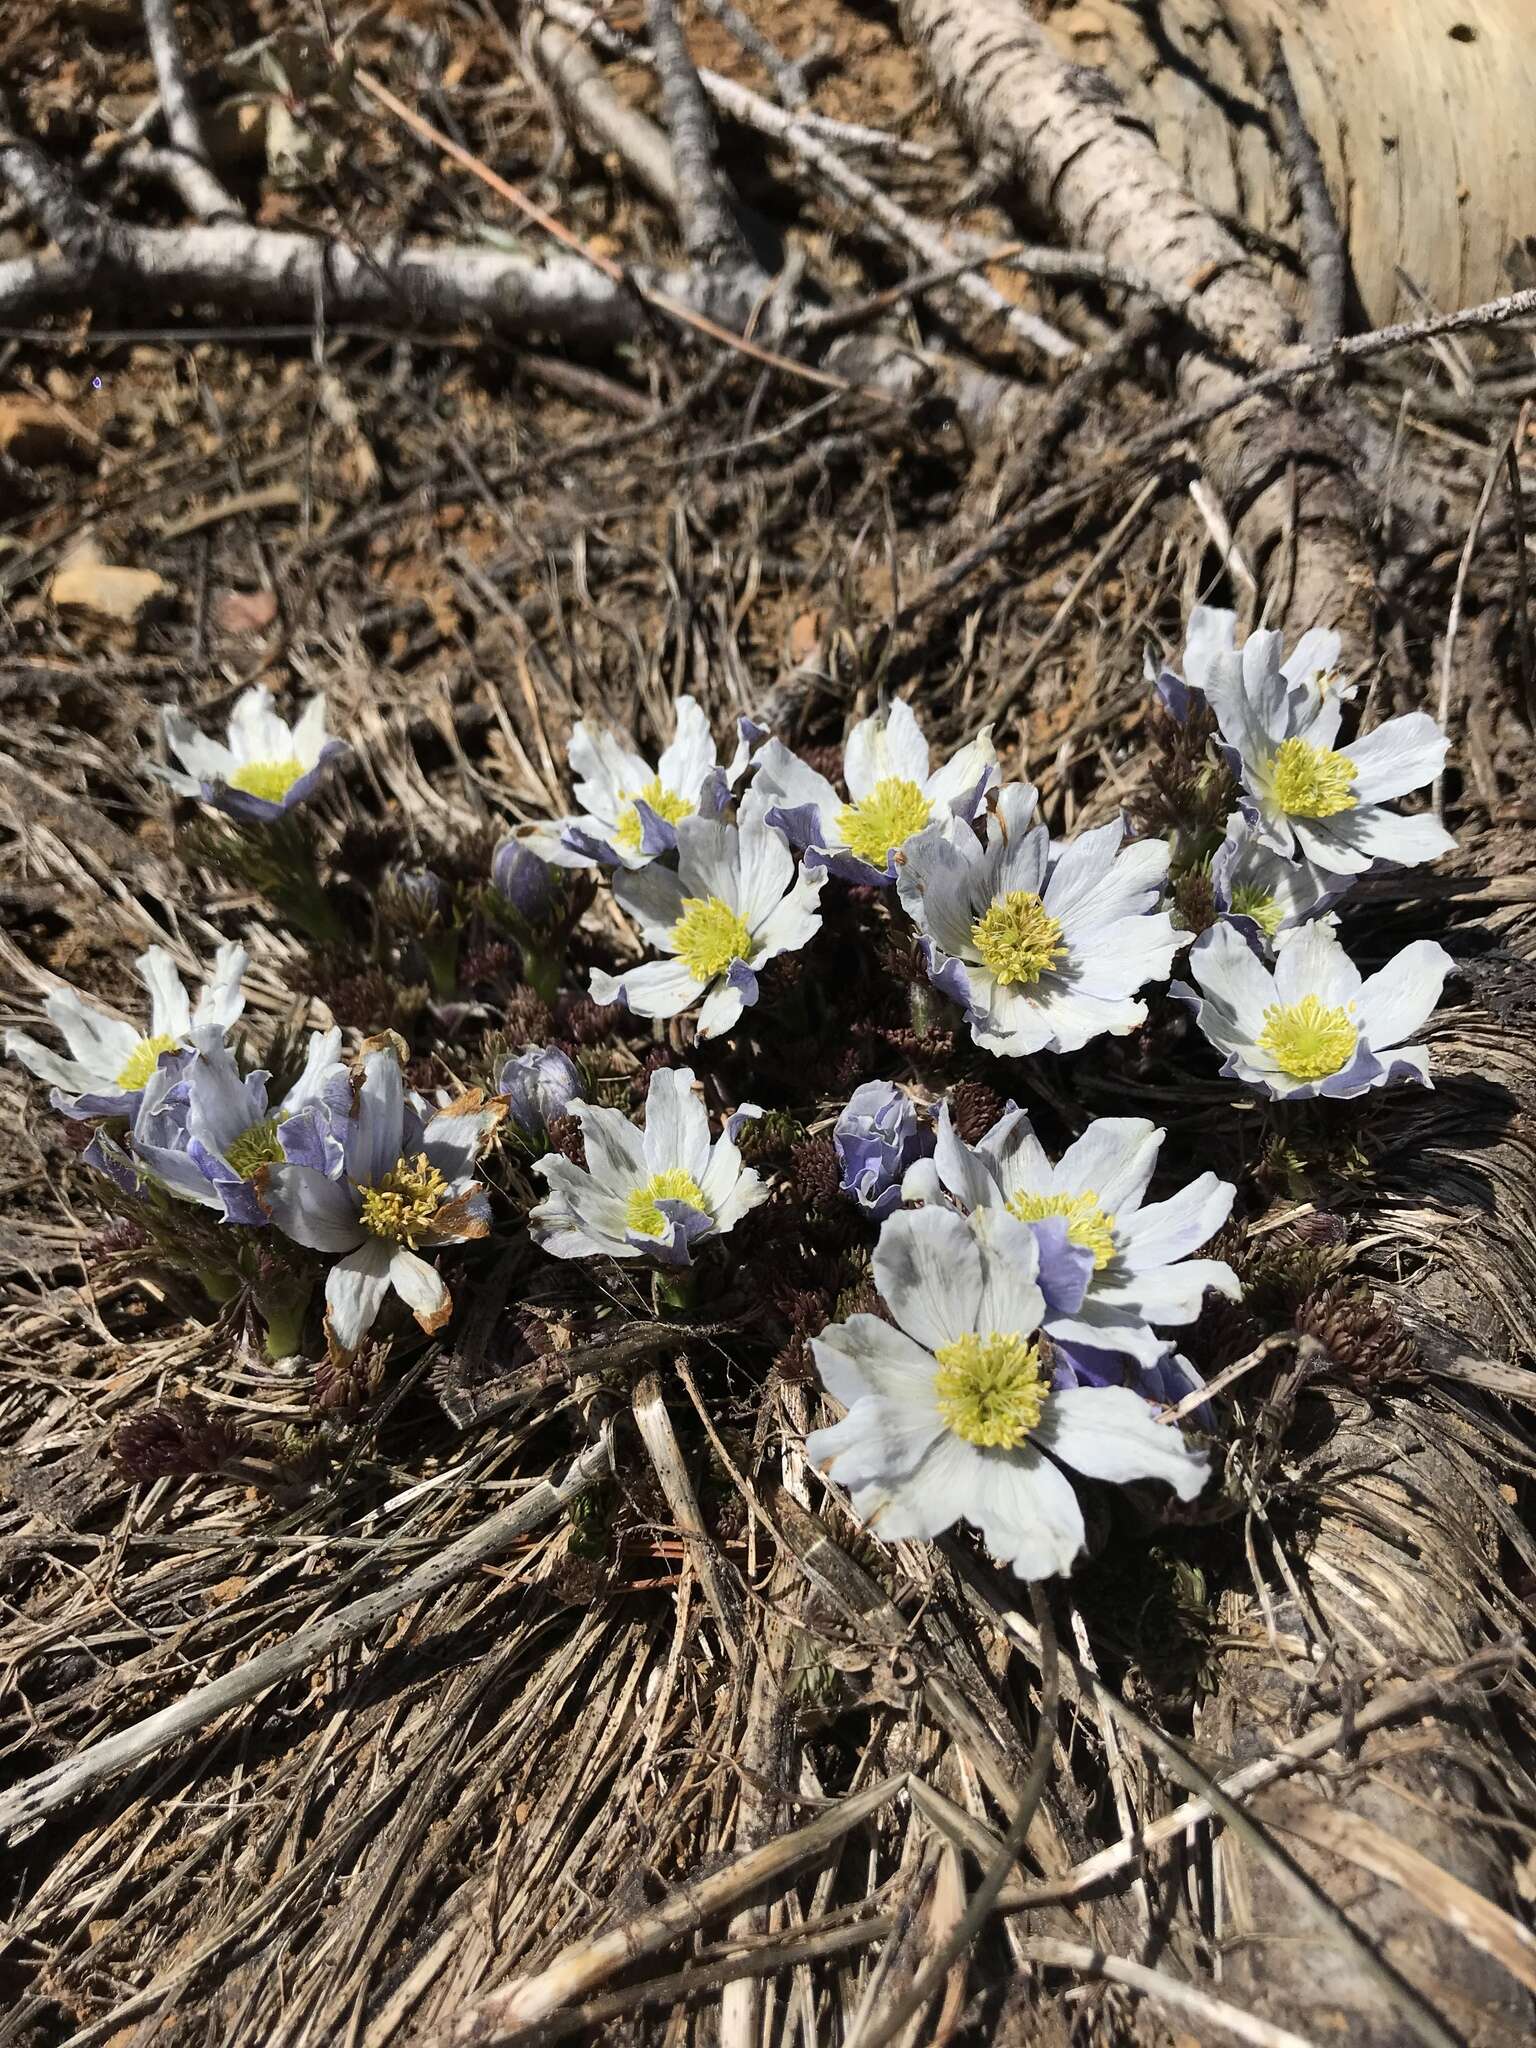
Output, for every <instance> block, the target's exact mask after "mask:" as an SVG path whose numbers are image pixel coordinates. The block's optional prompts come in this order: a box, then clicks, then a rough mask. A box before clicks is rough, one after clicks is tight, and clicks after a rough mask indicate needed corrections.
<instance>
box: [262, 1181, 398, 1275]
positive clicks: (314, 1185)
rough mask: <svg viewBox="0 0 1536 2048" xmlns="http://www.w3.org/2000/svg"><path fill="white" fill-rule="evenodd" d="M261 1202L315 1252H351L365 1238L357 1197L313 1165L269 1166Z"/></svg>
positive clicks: (289, 1234) (286, 1232)
mask: <svg viewBox="0 0 1536 2048" xmlns="http://www.w3.org/2000/svg"><path fill="white" fill-rule="evenodd" d="M391 1164H393V1161H392V1162H391ZM261 1201H262V1206H263V1207H264V1208H265V1209H266V1211H267V1213H268V1214H269V1215H270V1216H271V1218H272V1221H273V1222H274V1223H275V1224H276V1225H277V1227H278V1229H279V1230H280V1231H281V1232H282V1233H283V1235H284V1236H285V1237H291V1238H292V1239H293V1241H294V1243H295V1244H302V1245H307V1246H308V1248H309V1249H310V1250H311V1251H316V1252H349V1251H351V1250H353V1248H354V1247H355V1246H356V1245H358V1244H359V1243H360V1242H361V1241H362V1238H363V1226H362V1224H361V1223H360V1222H359V1221H358V1214H357V1201H356V1198H355V1197H354V1196H353V1195H352V1194H351V1193H350V1191H349V1190H348V1189H347V1188H345V1187H343V1186H342V1185H341V1184H340V1183H339V1182H337V1181H334V1180H329V1179H327V1177H326V1176H325V1175H324V1174H323V1173H321V1172H319V1171H318V1169H317V1168H315V1167H313V1166H288V1165H279V1166H270V1167H268V1169H267V1172H266V1176H265V1181H264V1184H263V1187H262V1193H261Z"/></svg>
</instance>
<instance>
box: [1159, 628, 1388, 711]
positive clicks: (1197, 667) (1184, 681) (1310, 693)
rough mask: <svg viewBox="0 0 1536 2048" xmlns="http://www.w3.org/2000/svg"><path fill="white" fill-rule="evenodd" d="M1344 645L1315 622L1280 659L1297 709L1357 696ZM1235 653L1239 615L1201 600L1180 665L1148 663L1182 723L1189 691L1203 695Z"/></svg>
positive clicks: (1187, 631) (1161, 691)
mask: <svg viewBox="0 0 1536 2048" xmlns="http://www.w3.org/2000/svg"><path fill="white" fill-rule="evenodd" d="M1342 648H1343V642H1342V641H1341V640H1340V638H1339V636H1338V634H1337V633H1335V632H1334V631H1333V629H1332V628H1331V627H1329V626H1313V627H1311V628H1310V629H1309V630H1308V631H1307V632H1305V633H1303V634H1302V636H1301V638H1300V639H1299V640H1298V641H1297V642H1296V645H1295V647H1294V648H1293V649H1292V651H1291V652H1290V654H1288V655H1287V656H1286V658H1285V660H1284V661H1282V662H1281V664H1280V673H1281V674H1282V675H1283V676H1284V678H1285V681H1286V685H1287V687H1288V688H1289V690H1290V691H1291V693H1292V694H1293V696H1295V697H1296V699H1297V703H1298V707H1299V708H1301V709H1304V710H1305V709H1311V710H1316V709H1317V708H1318V707H1319V706H1320V705H1321V704H1322V703H1323V702H1324V701H1325V700H1326V699H1328V698H1330V697H1331V698H1332V699H1334V701H1335V702H1337V703H1341V704H1347V703H1349V701H1350V700H1351V698H1352V697H1353V696H1354V695H1355V692H1356V689H1357V688H1358V685H1357V684H1355V683H1351V682H1346V681H1345V680H1344V678H1343V677H1342V676H1341V675H1340V673H1339V655H1340V653H1341V651H1342ZM1236 653H1237V613H1236V612H1228V611H1222V610H1221V609H1219V607H1217V606H1215V605H1208V604H1197V605H1196V606H1195V608H1194V610H1193V611H1192V612H1191V613H1190V615H1189V625H1188V627H1187V628H1186V629H1185V635H1184V652H1183V654H1182V655H1181V656H1180V658H1179V667H1178V669H1177V670H1172V669H1167V668H1165V669H1162V670H1161V672H1158V671H1157V670H1156V669H1155V668H1154V666H1153V665H1152V663H1151V662H1150V661H1149V662H1148V665H1147V676H1148V680H1149V681H1152V680H1155V681H1156V683H1157V687H1158V693H1159V695H1160V696H1161V697H1162V699H1163V701H1164V703H1165V704H1167V706H1168V708H1169V710H1170V711H1172V713H1173V715H1174V716H1175V718H1177V719H1179V720H1181V721H1182V720H1183V719H1184V718H1186V717H1187V716H1188V715H1189V708H1190V706H1189V698H1190V693H1191V692H1194V693H1196V694H1198V695H1200V696H1203V695H1204V694H1205V692H1206V691H1207V690H1208V689H1209V687H1210V681H1211V676H1212V674H1213V673H1214V672H1215V670H1216V667H1217V665H1218V663H1219V662H1220V661H1221V660H1223V659H1224V658H1225V657H1228V656H1235V655H1236Z"/></svg>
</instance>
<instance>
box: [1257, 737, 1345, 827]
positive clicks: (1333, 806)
mask: <svg viewBox="0 0 1536 2048" xmlns="http://www.w3.org/2000/svg"><path fill="white" fill-rule="evenodd" d="M1354 780H1355V764H1354V762H1353V761H1351V760H1350V758H1349V756H1348V755H1347V754H1336V753H1334V752H1333V751H1332V750H1331V749H1330V748H1328V747H1318V746H1314V745H1313V744H1312V742H1311V741H1310V740H1304V739H1297V738H1291V739H1288V740H1284V741H1282V742H1281V745H1280V747H1279V750H1278V751H1277V753H1276V755H1275V758H1274V762H1273V765H1272V767H1271V769H1270V788H1271V790H1272V791H1273V793H1274V799H1275V802H1276V803H1277V804H1278V805H1279V806H1280V808H1281V810H1282V811H1284V812H1285V814H1286V816H1287V817H1289V818H1336V817H1337V816H1338V815H1339V813H1340V812H1341V811H1352V810H1354V808H1355V806H1356V803H1357V801H1358V799H1357V798H1356V796H1355V794H1354V788H1353V784H1354Z"/></svg>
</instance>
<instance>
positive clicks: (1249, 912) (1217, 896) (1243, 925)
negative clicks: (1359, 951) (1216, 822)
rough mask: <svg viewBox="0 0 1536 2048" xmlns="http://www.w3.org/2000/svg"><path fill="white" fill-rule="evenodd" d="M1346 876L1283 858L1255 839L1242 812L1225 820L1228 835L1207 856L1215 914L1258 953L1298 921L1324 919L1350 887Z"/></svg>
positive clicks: (1308, 921)
mask: <svg viewBox="0 0 1536 2048" xmlns="http://www.w3.org/2000/svg"><path fill="white" fill-rule="evenodd" d="M1352 879H1353V878H1352V877H1351V876H1349V875H1330V874H1325V873H1324V872H1323V870H1322V869H1321V868H1319V867H1314V866H1313V864H1312V862H1311V861H1309V860H1287V859H1286V857H1285V855H1284V854H1282V853H1276V851H1275V849H1274V848H1273V847H1272V846H1266V845H1265V844H1264V841H1263V840H1262V839H1258V838H1255V836H1254V834H1253V831H1252V828H1251V827H1250V826H1249V824H1248V821H1247V819H1246V818H1244V816H1243V814H1242V813H1241V811H1234V812H1233V814H1232V816H1231V817H1230V818H1228V820H1227V836H1226V838H1225V839H1224V840H1223V841H1222V843H1221V845H1220V846H1218V847H1217V849H1216V851H1215V853H1214V854H1213V855H1212V857H1211V895H1212V898H1213V900H1214V903H1215V907H1216V913H1217V915H1218V916H1219V917H1223V918H1225V919H1226V920H1227V921H1228V923H1230V924H1232V925H1234V926H1236V928H1237V930H1238V931H1240V932H1241V933H1242V934H1243V936H1244V938H1246V939H1247V940H1248V941H1249V942H1250V944H1252V945H1255V946H1257V947H1258V948H1259V949H1260V951H1262V952H1264V953H1269V952H1271V951H1273V949H1274V946H1275V942H1276V941H1277V940H1278V939H1280V938H1282V937H1283V936H1284V935H1285V934H1286V933H1288V932H1291V931H1294V930H1295V929H1296V927H1297V926H1298V925H1303V924H1311V923H1312V922H1313V920H1314V919H1316V918H1324V917H1326V918H1327V919H1328V920H1329V922H1330V923H1335V922H1337V920H1336V919H1335V918H1334V917H1333V905H1334V904H1335V903H1337V902H1338V900H1339V898H1340V897H1341V896H1343V895H1345V894H1346V893H1347V891H1348V890H1349V888H1350V886H1351V882H1352Z"/></svg>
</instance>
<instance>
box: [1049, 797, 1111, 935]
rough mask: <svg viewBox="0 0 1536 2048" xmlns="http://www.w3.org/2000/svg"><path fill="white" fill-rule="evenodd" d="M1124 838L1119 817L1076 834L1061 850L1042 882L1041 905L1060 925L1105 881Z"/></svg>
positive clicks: (1080, 908)
mask: <svg viewBox="0 0 1536 2048" xmlns="http://www.w3.org/2000/svg"><path fill="white" fill-rule="evenodd" d="M1124 839H1125V826H1124V824H1123V823H1122V821H1121V820H1120V819H1119V818H1114V819H1112V820H1111V821H1110V823H1109V824H1107V825H1099V826H1097V827H1095V829H1094V830H1093V831H1092V832H1082V833H1079V835H1078V836H1077V838H1076V839H1073V840H1071V841H1069V843H1068V844H1067V845H1066V846H1064V847H1063V848H1062V849H1061V852H1060V853H1059V854H1058V855H1057V857H1056V862H1055V865H1054V867H1053V868H1052V870H1051V879H1050V881H1049V882H1048V883H1047V884H1046V889H1045V898H1044V901H1045V907H1046V909H1047V910H1048V911H1049V912H1050V913H1051V915H1052V917H1055V918H1059V919H1060V920H1061V921H1062V923H1063V924H1065V923H1067V922H1068V920H1070V919H1073V918H1075V917H1076V916H1077V915H1078V914H1079V912H1080V911H1082V909H1083V908H1084V907H1085V906H1086V905H1087V904H1088V903H1089V902H1090V900H1091V899H1092V898H1093V897H1094V896H1095V895H1096V894H1097V891H1098V888H1099V884H1100V883H1101V882H1104V881H1105V880H1107V878H1108V876H1109V873H1110V869H1111V867H1112V865H1113V863H1114V858H1115V855H1116V854H1117V853H1118V852H1119V851H1120V848H1121V845H1122V843H1123V842H1124Z"/></svg>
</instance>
